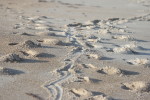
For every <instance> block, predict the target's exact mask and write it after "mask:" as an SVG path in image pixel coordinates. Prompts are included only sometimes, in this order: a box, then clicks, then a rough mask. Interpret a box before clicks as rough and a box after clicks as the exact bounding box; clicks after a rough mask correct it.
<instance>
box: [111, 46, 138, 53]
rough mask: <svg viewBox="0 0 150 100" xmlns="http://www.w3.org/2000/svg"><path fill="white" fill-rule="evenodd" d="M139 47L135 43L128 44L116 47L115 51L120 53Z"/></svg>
mask: <svg viewBox="0 0 150 100" xmlns="http://www.w3.org/2000/svg"><path fill="white" fill-rule="evenodd" d="M135 47H137V46H136V45H135V44H127V45H123V46H121V47H116V48H114V49H113V52H115V53H120V52H132V53H133V52H134V51H133V50H132V49H133V48H135Z"/></svg>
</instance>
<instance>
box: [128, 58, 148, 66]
mask: <svg viewBox="0 0 150 100" xmlns="http://www.w3.org/2000/svg"><path fill="white" fill-rule="evenodd" d="M127 62H128V63H129V64H133V65H145V64H148V63H149V60H148V59H139V58H136V59H132V60H128V61H127Z"/></svg>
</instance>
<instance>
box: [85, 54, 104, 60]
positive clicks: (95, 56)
mask: <svg viewBox="0 0 150 100" xmlns="http://www.w3.org/2000/svg"><path fill="white" fill-rule="evenodd" d="M87 56H88V58H94V59H100V58H101V57H100V56H99V55H98V54H87Z"/></svg>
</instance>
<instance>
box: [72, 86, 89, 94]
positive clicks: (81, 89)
mask: <svg viewBox="0 0 150 100" xmlns="http://www.w3.org/2000/svg"><path fill="white" fill-rule="evenodd" d="M71 92H73V93H74V94H75V95H77V96H88V95H90V93H89V92H88V91H87V90H85V89H83V88H79V89H75V88H73V89H71Z"/></svg>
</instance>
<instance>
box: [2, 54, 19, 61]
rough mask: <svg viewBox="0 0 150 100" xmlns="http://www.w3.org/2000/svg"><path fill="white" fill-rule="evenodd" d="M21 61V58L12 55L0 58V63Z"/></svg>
mask: <svg viewBox="0 0 150 100" xmlns="http://www.w3.org/2000/svg"><path fill="white" fill-rule="evenodd" d="M21 60H22V58H20V57H19V55H17V54H13V53H11V54H7V55H4V56H2V57H0V61H2V62H20V61H21Z"/></svg>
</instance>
